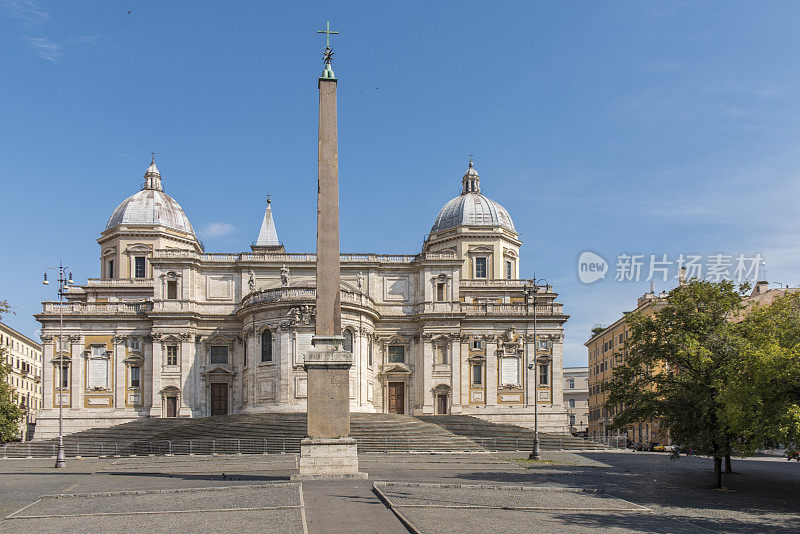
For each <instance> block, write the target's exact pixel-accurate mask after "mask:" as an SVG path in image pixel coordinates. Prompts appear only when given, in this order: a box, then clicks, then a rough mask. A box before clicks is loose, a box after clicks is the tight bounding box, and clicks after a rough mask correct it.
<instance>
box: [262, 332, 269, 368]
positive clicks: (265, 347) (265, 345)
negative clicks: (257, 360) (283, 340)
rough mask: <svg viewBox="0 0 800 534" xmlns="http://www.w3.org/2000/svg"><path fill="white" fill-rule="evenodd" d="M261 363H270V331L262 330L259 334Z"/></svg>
mask: <svg viewBox="0 0 800 534" xmlns="http://www.w3.org/2000/svg"><path fill="white" fill-rule="evenodd" d="M261 361H262V362H271V361H272V331H271V330H264V331H263V332H261Z"/></svg>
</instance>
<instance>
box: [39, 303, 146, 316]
mask: <svg viewBox="0 0 800 534" xmlns="http://www.w3.org/2000/svg"><path fill="white" fill-rule="evenodd" d="M152 309H153V303H152V302H141V301H140V302H126V301H120V302H64V303H59V302H42V313H43V314H44V315H58V314H59V312H62V311H63V312H64V313H65V314H69V315H143V314H145V313H147V312H149V311H151V310H152Z"/></svg>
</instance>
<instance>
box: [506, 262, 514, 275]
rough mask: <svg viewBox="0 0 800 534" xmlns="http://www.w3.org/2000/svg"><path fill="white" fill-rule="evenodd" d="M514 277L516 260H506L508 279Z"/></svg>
mask: <svg viewBox="0 0 800 534" xmlns="http://www.w3.org/2000/svg"><path fill="white" fill-rule="evenodd" d="M512 278H514V262H513V261H511V260H506V279H508V280H511V279H512Z"/></svg>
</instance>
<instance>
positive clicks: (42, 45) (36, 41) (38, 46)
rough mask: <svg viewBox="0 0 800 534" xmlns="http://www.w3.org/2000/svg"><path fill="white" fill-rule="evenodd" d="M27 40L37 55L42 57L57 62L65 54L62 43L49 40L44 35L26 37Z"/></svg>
mask: <svg viewBox="0 0 800 534" xmlns="http://www.w3.org/2000/svg"><path fill="white" fill-rule="evenodd" d="M25 40H26V41H28V42H29V43H30V44H31V46H33V49H34V50H35V51H36V55H37V56H39V57H40V58H42V59H46V60H48V61H53V62H55V61H58V58H60V57H61V56H63V55H64V50H63V49H62V48H61V45H60V44H58V43H54V42H52V41H48V40H47V39H45V38H43V37H26V38H25Z"/></svg>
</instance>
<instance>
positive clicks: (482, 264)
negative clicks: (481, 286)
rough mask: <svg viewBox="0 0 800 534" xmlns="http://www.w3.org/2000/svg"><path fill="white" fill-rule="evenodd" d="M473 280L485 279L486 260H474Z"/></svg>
mask: <svg viewBox="0 0 800 534" xmlns="http://www.w3.org/2000/svg"><path fill="white" fill-rule="evenodd" d="M475 278H486V258H475Z"/></svg>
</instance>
